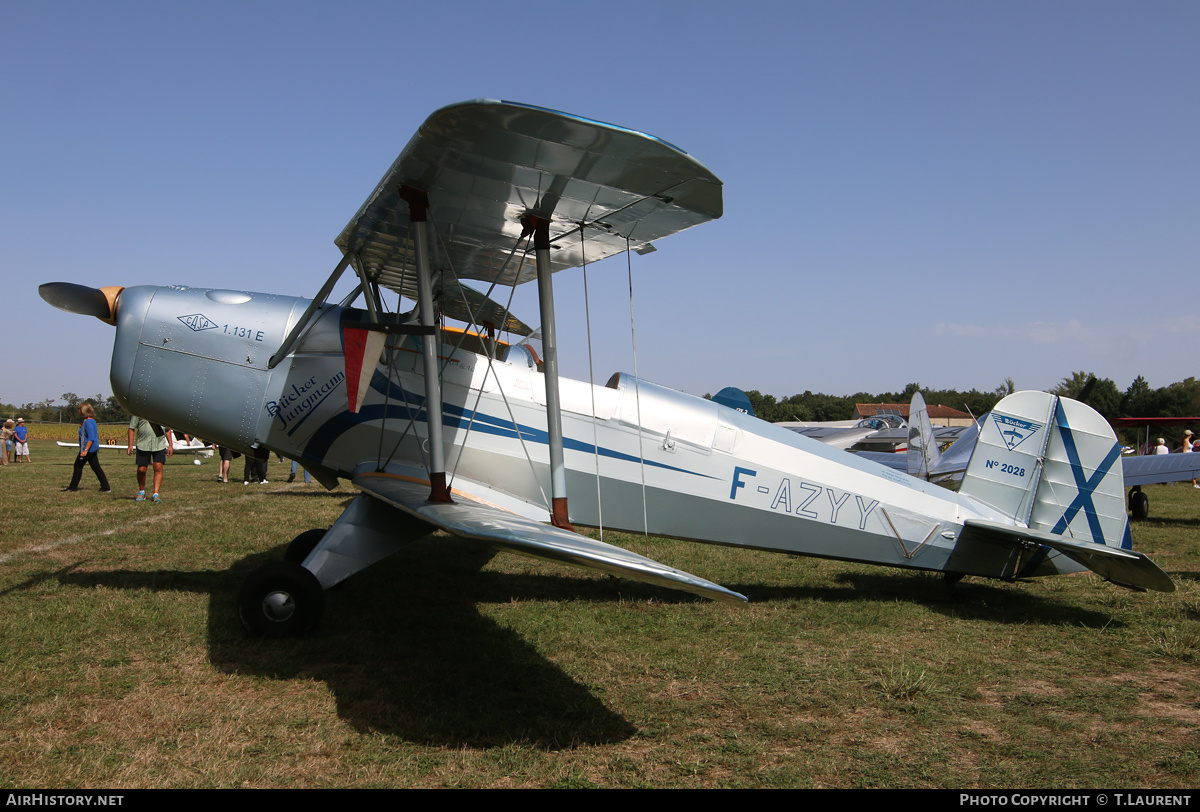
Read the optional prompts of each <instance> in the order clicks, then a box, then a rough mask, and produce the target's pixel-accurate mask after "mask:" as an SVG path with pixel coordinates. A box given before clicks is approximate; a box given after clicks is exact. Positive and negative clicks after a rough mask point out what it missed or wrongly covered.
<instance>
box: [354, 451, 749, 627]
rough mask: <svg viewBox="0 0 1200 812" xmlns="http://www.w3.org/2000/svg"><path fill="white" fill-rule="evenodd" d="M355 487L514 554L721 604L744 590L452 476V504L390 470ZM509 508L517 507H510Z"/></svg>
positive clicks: (739, 598) (737, 599)
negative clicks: (543, 518)
mask: <svg viewBox="0 0 1200 812" xmlns="http://www.w3.org/2000/svg"><path fill="white" fill-rule="evenodd" d="M353 481H354V485H355V487H358V488H361V489H362V490H364V491H366V492H367V493H369V494H371V495H372V496H374V497H375V498H377V499H380V500H382V501H384V502H387V503H388V504H390V505H393V506H394V507H397V508H399V509H401V510H403V511H405V512H406V513H409V514H411V515H413V516H416V517H417V518H419V519H423V520H424V521H426V522H429V523H430V524H433V525H436V526H437V527H440V528H442V529H443V530H448V531H449V532H451V533H453V534H455V535H457V536H463V537H466V538H473V539H480V540H482V541H487V542H491V543H492V544H493V545H495V546H497V547H503V548H505V549H507V550H511V551H512V552H515V553H521V554H523V555H528V556H533V557H534V558H545V559H548V560H550V561H558V562H561V563H564V564H572V565H574V566H577V567H584V568H586V569H594V570H600V571H602V572H607V573H610V574H612V575H620V576H624V577H626V578H633V579H634V580H638V581H645V582H647V583H651V584H657V585H659V586H666V587H671V588H673V589H682V590H684V591H686V592H692V593H694V594H696V595H700V596H703V597H705V598H712V599H713V600H718V601H723V602H725V603H735V604H741V603H744V602H745V601H746V597H745V596H744V595H740V594H738V593H737V592H733V591H730V590H728V589H725V588H724V587H722V586H718V585H717V584H714V583H711V582H709V581H706V580H704V579H703V578H697V577H696V576H694V575H690V574H688V573H686V572H683V571H682V570H677V569H674V568H673V567H668V566H666V565H665V564H660V563H658V562H657V561H654V560H652V559H649V558H646V557H645V556H640V555H638V554H637V553H632V552H630V551H628V550H624V549H622V548H620V547H614V546H612V545H611V544H605V543H604V542H601V541H596V540H594V539H590V538H587V537H586V536H581V535H579V534H578V533H572V532H570V531H568V530H561V529H559V528H557V527H551V526H550V525H547V524H542V523H541V522H539V521H536V520H534V519H531V518H528V517H527V516H522V515H519V514H517V513H515V512H513V511H512V510H508V509H505V508H504V507H501V506H500V505H498V504H495V503H494V502H491V501H490V500H489V501H484V499H483V498H481V497H480V496H478V495H476V496H472V495H470V494H468V493H465V492H464V491H463V490H460V485H463V484H467V483H465V482H464V480H463V479H462V477H457V478H456V479H455V482H454V485H455V493H454V496H455V499H457V500H458V501H457V502H456V503H455V504H448V505H447V504H434V503H431V502H428V501H426V499H427V497H428V495H429V483H428V482H421V481H420V480H418V479H415V478H411V477H401V476H398V475H396V474H390V473H374V472H371V473H363V474H359V475H357V476H355V477H354V480H353ZM468 487H470V489H471V490H473V491H475V492H476V494H480V493H485V494H487V495H488V496H493V495H494V496H495V498H496V499H503V498H504V497H503V496H502V495H499V494H493V493H489V491H490V490H491V489H489V488H487V486H485V485H481V484H479V483H469V485H468ZM511 507H516V506H515V505H514V506H511Z"/></svg>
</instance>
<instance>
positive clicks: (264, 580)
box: [238, 561, 325, 638]
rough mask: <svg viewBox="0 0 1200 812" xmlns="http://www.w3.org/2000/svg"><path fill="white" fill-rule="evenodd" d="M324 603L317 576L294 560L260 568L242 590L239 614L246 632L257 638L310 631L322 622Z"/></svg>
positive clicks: (246, 581) (253, 573)
mask: <svg viewBox="0 0 1200 812" xmlns="http://www.w3.org/2000/svg"><path fill="white" fill-rule="evenodd" d="M324 605H325V595H324V593H323V592H322V591H321V583H320V582H319V581H318V580H317V577H316V576H315V575H313V574H312V573H311V572H309V571H308V570H306V569H304V567H301V566H300V565H299V564H295V563H292V562H290V561H276V562H273V563H271V564H266V565H264V566H261V567H259V568H258V569H256V570H255V571H254V572H252V573H250V575H249V576H248V577H247V578H246V580H245V581H244V582H243V583H242V590H241V592H239V593H238V616H239V617H240V618H241V620H242V626H244V627H245V629H246V632H247V633H248V634H251V635H253V636H255V637H272V638H278V637H297V636H299V635H303V634H309V633H310V632H312V630H313V629H315V628H316V627H317V623H318V622H320V620H321V611H322V609H323V608H324Z"/></svg>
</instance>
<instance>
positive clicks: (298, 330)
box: [267, 251, 350, 369]
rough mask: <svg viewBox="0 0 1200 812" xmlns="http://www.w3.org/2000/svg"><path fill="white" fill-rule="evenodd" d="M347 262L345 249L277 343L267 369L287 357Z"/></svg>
mask: <svg viewBox="0 0 1200 812" xmlns="http://www.w3.org/2000/svg"><path fill="white" fill-rule="evenodd" d="M349 264H350V252H348V251H347V252H346V253H345V254H343V255H342V261H341V262H339V263H338V264H337V267H336V268H334V269H333V273H331V274H330V275H329V278H328V279H326V280H325V284H324V285H322V286H321V290H320V292H318V293H317V295H316V298H314V299H313V300H312V301H311V302H309V304H308V309H307V310H305V311H304V315H303V316H301V317H300V320H299V321H298V322H296V326H295V327H293V328H292V331H291V332H290V333H288V334H287V338H285V339H284V340H283V343H282V344H280V345H279V349H277V350H276V351H275V354H274V355H272V356H271V360H270V361H268V362H267V369H274V368H275V366H276V365H277V364H278V363H279V362H280V361H282V360H283V359H284V358H287V354H288V353H289V352H291V351H292V348H293V347H295V346H296V344H297V342H299V341H300V336H301V335H303V334H304V331H305V330H306V329H307V328H308V325H309V323H310V322H311V321H312V317H313V314H315V313H316V312H317V311H318V310H320V309H321V305H323V304H325V300H326V299H328V298H329V294H330V293H332V292H333V286H334V285H336V284H337V281H338V280H339V279H341V278H342V272H343V271H345V270H346V266H347V265H349Z"/></svg>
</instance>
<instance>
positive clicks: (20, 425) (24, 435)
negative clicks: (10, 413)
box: [13, 417, 32, 462]
mask: <svg viewBox="0 0 1200 812" xmlns="http://www.w3.org/2000/svg"><path fill="white" fill-rule="evenodd" d="M13 439H14V440H15V441H16V443H17V444H16V447H15V448H14V449H13V450H14V451H15V452H16V454H15V455H14V456H15V457H16V458H17V462H20V461H21V457H22V456H23V457H25V462H32V460H30V458H29V429H27V428H25V418H23V417H18V418H17V427H16V428H15V429H13Z"/></svg>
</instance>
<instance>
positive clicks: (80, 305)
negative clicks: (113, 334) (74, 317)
mask: <svg viewBox="0 0 1200 812" xmlns="http://www.w3.org/2000/svg"><path fill="white" fill-rule="evenodd" d="M123 290H125V288H124V287H121V286H117V285H111V286H109V287H104V288H89V287H87V286H86V285H76V284H73V283H71V282H47V283H46V284H44V285H41V286H39V287H38V295H40V296H41V297H42V298H43V299H45V300H46V302H47V303H48V304H51V305H54V306H55V307H57V308H58V309H59V310H65V311H67V312H68V313H76V314H78V315H80V316H95V317H96V318H98V319H100V321H102V322H104V323H105V324H116V323H117V303H118V297H119V296H120V295H121V291H123Z"/></svg>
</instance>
